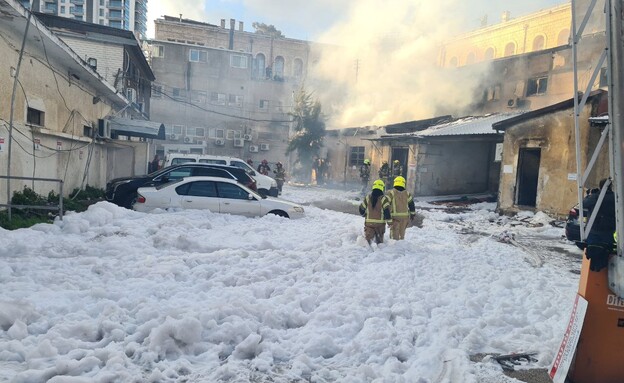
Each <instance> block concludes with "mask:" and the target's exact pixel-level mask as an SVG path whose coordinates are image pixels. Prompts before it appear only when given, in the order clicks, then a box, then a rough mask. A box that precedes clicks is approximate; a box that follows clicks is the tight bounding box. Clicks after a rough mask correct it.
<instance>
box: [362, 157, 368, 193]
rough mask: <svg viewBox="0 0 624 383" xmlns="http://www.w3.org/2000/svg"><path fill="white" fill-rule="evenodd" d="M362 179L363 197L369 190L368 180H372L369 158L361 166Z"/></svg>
mask: <svg viewBox="0 0 624 383" xmlns="http://www.w3.org/2000/svg"><path fill="white" fill-rule="evenodd" d="M360 179H361V180H362V195H364V194H365V193H366V190H367V189H368V180H369V179H370V160H369V159H368V158H367V159H365V160H364V163H363V164H362V166H360Z"/></svg>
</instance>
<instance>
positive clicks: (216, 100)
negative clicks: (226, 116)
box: [210, 92, 227, 105]
mask: <svg viewBox="0 0 624 383" xmlns="http://www.w3.org/2000/svg"><path fill="white" fill-rule="evenodd" d="M226 99H227V97H226V94H225V93H217V92H211V93H210V102H211V103H213V104H217V105H225V100H226Z"/></svg>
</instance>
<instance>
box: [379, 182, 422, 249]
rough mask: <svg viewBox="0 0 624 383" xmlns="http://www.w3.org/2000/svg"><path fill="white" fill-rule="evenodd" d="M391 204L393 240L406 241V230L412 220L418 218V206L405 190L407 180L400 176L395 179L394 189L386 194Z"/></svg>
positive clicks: (391, 234)
mask: <svg viewBox="0 0 624 383" xmlns="http://www.w3.org/2000/svg"><path fill="white" fill-rule="evenodd" d="M386 197H388V202H389V203H390V214H391V216H392V222H391V223H390V224H389V225H390V238H391V239H396V240H398V239H404V238H405V229H407V225H408V224H409V220H410V219H412V220H413V219H414V217H415V216H416V206H415V205H414V200H413V199H412V195H411V194H410V193H409V192H408V191H407V190H405V178H403V177H402V176H398V177H396V178H395V179H394V188H392V189H390V191H388V193H387V194H386Z"/></svg>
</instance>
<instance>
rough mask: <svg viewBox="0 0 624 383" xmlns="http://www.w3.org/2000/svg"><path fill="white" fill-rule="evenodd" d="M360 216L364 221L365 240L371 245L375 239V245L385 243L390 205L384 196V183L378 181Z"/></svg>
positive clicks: (363, 204)
mask: <svg viewBox="0 0 624 383" xmlns="http://www.w3.org/2000/svg"><path fill="white" fill-rule="evenodd" d="M360 214H361V215H362V216H363V217H365V218H366V219H365V220H364V238H366V241H367V242H368V243H369V244H370V243H371V241H372V240H373V238H374V239H375V243H383V238H384V234H385V232H386V223H387V222H390V218H391V216H390V203H389V202H388V199H387V198H386V196H384V182H383V181H382V180H376V181H375V182H373V188H372V190H371V192H370V194H368V195H367V196H366V197H364V201H362V203H361V204H360Z"/></svg>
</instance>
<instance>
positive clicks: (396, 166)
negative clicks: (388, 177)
mask: <svg viewBox="0 0 624 383" xmlns="http://www.w3.org/2000/svg"><path fill="white" fill-rule="evenodd" d="M398 176H403V165H401V162H399V160H394V161H392V178H396V177H398Z"/></svg>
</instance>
